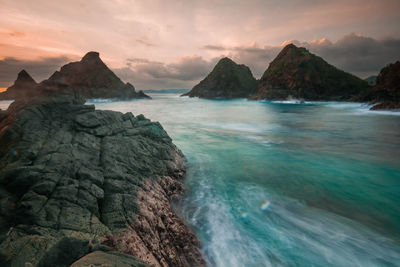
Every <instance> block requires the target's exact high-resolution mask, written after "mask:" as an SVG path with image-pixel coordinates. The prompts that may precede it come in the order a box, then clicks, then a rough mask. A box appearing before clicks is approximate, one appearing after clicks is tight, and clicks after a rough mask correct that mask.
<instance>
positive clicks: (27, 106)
mask: <svg viewBox="0 0 400 267" xmlns="http://www.w3.org/2000/svg"><path fill="white" fill-rule="evenodd" d="M65 92H66V93H65V94H61V95H60V93H59V92H58V93H57V96H54V95H50V96H47V97H43V96H41V97H36V98H32V99H30V100H29V101H23V100H18V101H15V102H14V103H12V104H11V105H10V107H9V109H8V110H7V111H6V112H5V114H4V115H3V116H1V118H0V266H39V267H40V266H69V265H70V264H73V266H85V265H82V264H85V262H90V264H97V263H98V262H99V261H102V260H101V259H104V261H103V262H102V264H103V265H104V266H106V264H107V263H109V262H112V261H115V262H121V265H117V266H143V265H142V264H141V263H140V261H137V260H134V259H132V258H131V257H128V256H124V255H122V256H121V255H120V254H118V255H117V254H115V253H111V252H110V250H116V251H117V252H120V253H125V254H129V255H131V256H133V257H135V258H138V259H141V260H143V261H144V262H147V263H148V264H150V265H153V266H204V265H205V263H204V260H203V259H202V256H201V254H200V252H199V249H198V246H199V242H198V240H197V239H196V237H195V236H194V235H193V234H192V233H191V231H190V230H189V228H188V227H187V226H186V225H185V224H184V223H183V221H182V220H181V219H180V218H179V217H178V216H177V215H176V214H175V213H174V212H173V209H172V207H171V204H170V202H171V201H172V200H173V199H175V198H176V197H177V196H178V195H179V194H180V193H182V191H183V185H182V183H181V179H182V178H183V176H184V174H185V167H184V156H183V154H182V152H181V151H180V150H179V149H178V148H177V147H176V146H175V145H174V144H173V143H172V140H171V138H170V137H169V136H168V134H167V133H166V132H165V131H164V129H163V128H162V126H161V125H160V124H159V123H155V122H151V121H150V120H148V119H146V118H145V117H144V116H143V115H139V116H134V115H133V114H131V113H126V114H122V113H119V112H113V111H101V110H95V108H94V106H92V105H84V101H85V100H84V99H82V98H79V97H77V95H76V96H71V94H70V91H68V90H67V91H65ZM118 238H124V239H126V242H125V243H124V244H118V245H115V244H114V243H112V242H110V240H116V239H118ZM102 243H103V244H102ZM131 248H132V249H131ZM95 251H96V252H95ZM97 251H103V252H104V253H100V252H97ZM93 252H94V253H93ZM85 255H86V256H85ZM82 257H83V258H82ZM79 259H80V260H79ZM86 260H87V261H86ZM134 262H136V263H138V265H135V264H136V263H134ZM27 264H28V265H27ZM124 264H127V265H124ZM129 264H131V265H129ZM96 266H97V265H96Z"/></svg>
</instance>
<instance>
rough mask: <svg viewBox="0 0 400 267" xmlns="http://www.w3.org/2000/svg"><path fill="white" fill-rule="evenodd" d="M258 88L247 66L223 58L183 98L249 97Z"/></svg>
mask: <svg viewBox="0 0 400 267" xmlns="http://www.w3.org/2000/svg"><path fill="white" fill-rule="evenodd" d="M256 88H257V80H256V79H255V78H254V77H253V74H252V73H251V71H250V69H249V68H248V67H247V66H246V65H243V64H241V65H238V64H236V63H235V62H233V61H232V60H231V59H229V58H227V57H225V58H222V59H221V60H220V61H219V62H218V63H217V65H215V67H214V69H213V70H212V72H211V73H210V74H208V76H207V77H206V78H205V79H204V80H202V81H201V82H200V83H199V84H197V85H196V86H195V87H193V89H192V90H191V91H190V92H188V93H186V94H183V96H190V97H202V98H241V97H249V96H250V95H252V94H253V93H254V92H255V90H256Z"/></svg>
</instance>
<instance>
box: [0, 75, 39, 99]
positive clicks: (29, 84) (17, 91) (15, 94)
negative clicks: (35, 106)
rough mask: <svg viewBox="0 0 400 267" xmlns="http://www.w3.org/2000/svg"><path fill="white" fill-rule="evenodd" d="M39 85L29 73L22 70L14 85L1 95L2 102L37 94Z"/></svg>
mask: <svg viewBox="0 0 400 267" xmlns="http://www.w3.org/2000/svg"><path fill="white" fill-rule="evenodd" d="M36 86H37V83H36V82H35V80H34V79H33V78H32V77H31V76H30V75H29V73H28V72H26V71H25V70H22V71H20V72H19V73H18V77H17V79H16V80H15V82H14V84H13V85H12V86H10V87H8V88H7V90H6V91H5V92H3V93H0V100H13V99H16V98H19V97H21V98H25V97H28V96H31V95H33V94H35V87H36Z"/></svg>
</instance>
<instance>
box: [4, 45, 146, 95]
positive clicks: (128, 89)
mask: <svg viewBox="0 0 400 267" xmlns="http://www.w3.org/2000/svg"><path fill="white" fill-rule="evenodd" d="M65 90H71V91H73V92H76V93H79V95H81V96H82V97H85V98H113V99H132V98H150V97H149V96H148V95H146V94H145V93H143V91H139V92H136V90H135V87H134V86H133V85H132V84H130V83H123V82H122V81H121V79H120V78H119V77H118V76H117V75H115V74H114V72H112V71H111V70H110V69H109V68H108V67H107V65H106V64H104V62H103V61H102V60H101V59H100V55H99V53H98V52H88V53H87V54H86V55H85V56H84V57H83V58H82V59H81V60H80V61H77V62H71V63H68V64H66V65H64V66H63V67H61V69H60V70H59V71H56V72H54V74H53V75H51V76H50V78H49V79H47V80H44V81H42V82H41V83H39V84H36V82H35V81H34V80H33V79H32V78H31V77H30V76H29V74H28V73H27V72H26V71H24V70H23V71H21V72H20V74H19V75H18V78H17V80H16V81H15V83H14V85H13V86H11V87H9V88H8V89H7V91H5V92H3V93H0V99H1V100H5V99H17V98H24V97H26V96H28V95H41V94H43V92H44V91H65Z"/></svg>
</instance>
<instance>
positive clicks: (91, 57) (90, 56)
mask: <svg viewBox="0 0 400 267" xmlns="http://www.w3.org/2000/svg"><path fill="white" fill-rule="evenodd" d="M81 62H82V63H96V62H103V61H102V60H101V59H100V54H99V53H98V52H94V51H91V52H88V53H86V55H85V56H84V57H83V58H82V60H81Z"/></svg>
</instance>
